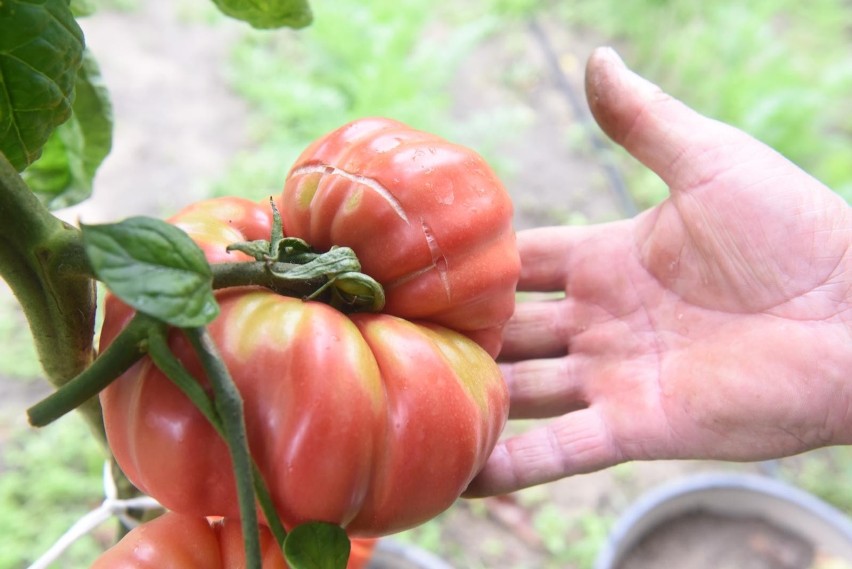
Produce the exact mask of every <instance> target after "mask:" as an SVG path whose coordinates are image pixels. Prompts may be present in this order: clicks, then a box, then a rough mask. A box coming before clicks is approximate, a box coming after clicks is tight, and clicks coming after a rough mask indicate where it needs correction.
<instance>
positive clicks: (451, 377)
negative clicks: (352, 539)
mask: <svg viewBox="0 0 852 569" xmlns="http://www.w3.org/2000/svg"><path fill="white" fill-rule="evenodd" d="M270 216H271V211H270V207H269V205H259V204H254V203H252V202H249V201H247V200H242V199H238V198H225V199H220V200H211V201H208V202H202V203H200V204H196V205H194V206H192V207H190V208H189V209H187V210H186V211H184V212H182V213H180V214H178V215H177V216H176V217H175V218H173V220H172V221H173V222H174V223H175V224H176V225H178V226H179V227H181V228H183V229H184V230H185V231H187V233H188V234H189V235H190V236H191V237H193V238H194V239H195V240H196V241H197V242H198V243H199V244H200V245H201V247H202V249H203V250H204V251H205V252H206V253H207V255H208V258H209V259H210V260H211V261H216V260H224V259H225V258H230V260H233V261H235V260H246V259H247V258H246V257H245V256H243V255H242V254H240V253H232V254H230V255H227V254H225V253H224V246H225V245H226V244H228V243H231V242H234V241H241V240H245V239H254V238H259V237H264V236H267V234H268V232H267V230H268V228H269V226H270V224H271V222H270ZM217 298H218V300H219V303H220V306H221V314H220V315H219V317H218V318H217V319H216V320H215V321H214V322H213V323H212V324H211V325H210V327H209V331H210V334H211V336H212V337H213V339H214V341H215V342H216V344H217V346H218V347H219V350H220V352H221V354H222V356H223V358H224V360H225V362H226V363H227V365H228V368H229V370H230V372H231V375H232V376H233V379H234V381H235V383H236V384H237V387H238V388H239V390H240V392H241V394H242V397H243V400H244V407H245V416H246V426H247V431H248V438H249V445H250V448H251V452H252V455H253V456H254V458H255V461H256V462H257V463H258V465H259V468H260V470H261V472H262V473H263V474H264V477H265V479H266V481H267V484H268V485H269V487H270V492H271V494H272V498H273V501H274V503H275V506H276V509H277V511H278V513H279V515H280V516H281V519H282V521H283V522H284V524H285V525H286V526H288V527H292V526H293V525H296V524H298V523H302V522H306V521H325V522H331V523H336V524H339V525H341V526H343V527H345V528H346V529H347V531H348V532H349V533H350V534H351V535H362V536H376V535H382V534H387V533H392V532H395V531H399V530H402V529H405V528H408V527H412V526H414V525H417V524H419V523H422V522H424V521H426V520H428V519H430V518H432V517H434V516H435V515H437V514H438V513H440V512H441V511H443V510H444V509H446V508H447V507H449V506H450V505H451V504H452V503H453V501H454V500H455V499H456V498H458V496H459V495H460V494H461V492H462V491H463V490H464V489H465V488H466V487H467V485H468V483H469V482H470V480H471V479H472V478H473V476H474V475H475V474H476V473H477V472H478V471H479V469H480V468H481V467H482V465H483V463H484V462H485V460H486V458H487V457H488V455H489V454H490V452H491V450H492V448H493V446H494V444H495V443H496V440H497V438H498V436H499V433H500V431H501V429H502V427H503V425H504V423H505V420H506V417H507V414H508V393H507V389H506V386H505V384H504V382H503V380H502V377H501V375H500V371H499V369H498V367H497V365H496V363H495V362H494V360H493V359H492V358H491V357H490V356H489V354H488V353H487V352H485V351H484V350H483V349H482V348H481V347H480V346H479V345H477V344H476V343H475V342H473V341H472V340H470V339H469V338H467V337H466V336H464V335H462V334H460V333H458V332H455V331H452V330H450V329H448V328H444V327H442V326H439V325H436V324H432V323H429V322H423V321H420V322H416V323H415V322H410V321H407V320H403V319H401V318H398V317H396V316H392V315H389V314H355V315H351V316H347V315H345V314H343V313H341V312H339V311H337V310H335V309H333V308H331V307H329V306H327V305H324V304H320V303H316V302H306V301H302V300H299V299H294V298H289V297H284V296H280V295H278V294H275V293H273V292H270V291H268V290H265V289H259V288H248V287H246V288H232V289H227V290H224V291H219V292H218V293H217ZM131 317H132V311H131V309H130V308H128V307H127V306H126V305H124V304H122V303H121V302H120V301H118V300H117V299H115V298H114V297H109V298H108V300H107V302H106V316H105V322H104V326H103V330H102V335H101V338H102V341H101V347H102V349H103V348H104V347H105V346H106V345H108V344H109V343H110V342H111V341H112V340H113V338H114V337H115V336H116V334H117V333H118V332H119V331H120V329H121V328H122V327H123V326H124V325H126V323H127V322H128V321H129V319H130V318H131ZM170 344H171V347H172V349H173V351H174V352H175V354H176V355H177V356H178V357H179V358H180V360H181V361H182V362H183V363H184V365H185V366H187V368H188V369H189V370H190V372H192V374H193V375H194V376H195V377H197V378H203V373H202V371H201V368H200V365H199V363H198V362H197V360H196V358H195V357H194V355H193V353H192V350H191V349H190V347H189V344H188V342H187V341H186V340H185V339H184V337H183V336H182V335H181V334H180V333H178V332H174V333H172V335H171V338H170ZM101 402H102V405H103V410H104V420H105V424H106V430H107V436H108V438H109V443H110V446H111V448H112V450H113V453H114V454H115V456H116V459H117V460H118V462H119V464H120V466H121V467H122V469H123V470H124V472H125V473H126V474H127V475H128V477H129V478H130V480H131V481H132V482H133V483H134V484H136V485H137V486H138V487H139V488H140V489H142V490H143V491H145V492H146V493H148V494H150V495H151V496H154V497H155V498H157V499H158V500H159V501H160V502H161V503H162V504H163V505H165V506H166V507H167V508H169V509H170V510H174V511H178V512H181V513H186V514H193V515H197V516H207V515H221V516H228V517H235V516H237V515H238V513H239V510H238V505H237V500H236V497H235V482H234V478H233V474H232V470H231V464H230V459H229V455H228V452H227V449H226V446H225V444H224V443H223V442H222V440H221V439H220V438H219V437H218V436H217V434H216V432H215V431H214V430H213V428H212V427H211V426H210V425H209V424H208V423H207V421H206V420H205V419H204V418H203V416H202V415H201V414H200V413H199V412H198V411H197V410H196V409H195V408H194V407H193V405H192V404H191V403H190V402H189V400H188V399H186V398H185V397H184V396H183V395H182V394H181V393H180V391H178V390H177V388H176V387H174V386H173V384H172V383H171V382H170V381H169V380H168V379H167V378H166V377H164V376H163V375H162V374H161V373H160V372H159V370H157V369H156V368H155V367H154V365H153V364H152V363H151V361H150V360H148V359H143V360H142V361H140V362H138V363H137V364H136V365H135V366H133V367H132V368H131V369H130V370H128V371H127V372H126V373H125V374H124V375H123V376H122V377H120V378H119V379H118V380H117V381H115V382H114V383H113V384H111V385H110V386H109V387H108V388H107V389H106V390H105V391H104V392H103V393H102V395H101Z"/></svg>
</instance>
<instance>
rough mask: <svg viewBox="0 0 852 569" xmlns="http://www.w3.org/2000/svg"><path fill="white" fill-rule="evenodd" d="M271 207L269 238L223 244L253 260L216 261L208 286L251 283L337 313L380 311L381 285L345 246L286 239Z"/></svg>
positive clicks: (382, 295)
mask: <svg viewBox="0 0 852 569" xmlns="http://www.w3.org/2000/svg"><path fill="white" fill-rule="evenodd" d="M270 203H271V205H272V218H273V224H272V234H271V236H270V239H269V240H266V239H259V240H255V241H241V242H238V243H233V244H231V245H229V246H228V248H227V250H228V251H239V252H241V253H244V254H246V255H249V256H250V257H253V258H254V260H255V261H256V262H255V263H251V262H249V263H216V264H214V265H212V269H213V288H214V289H220V288H227V287H234V286H246V285H255V286H263V287H266V288H268V289H270V290H272V291H274V292H276V293H278V294H282V295H285V296H293V297H297V298H302V299H304V300H316V301H320V302H325V303H326V304H329V305H331V306H333V307H334V308H336V309H338V310H340V311H341V312H346V313H350V312H379V311H380V310H381V309H382V308H383V307H384V304H385V293H384V289H383V288H382V285H381V284H379V282H378V281H376V280H375V279H374V278H372V277H370V276H369V275H367V274H364V273H362V272H361V263H360V261H359V260H358V257H357V255H355V251H353V250H352V249H350V248H349V247H332V248H331V249H329V250H328V251H325V252H317V251H315V250H314V249H313V248H312V247H311V246H310V244H308V243H307V242H306V241H304V240H302V239H298V238H296V237H285V236H284V231H283V228H282V224H281V215H280V213H279V212H278V208H276V207H275V203H274V202H272V201H271V200H270Z"/></svg>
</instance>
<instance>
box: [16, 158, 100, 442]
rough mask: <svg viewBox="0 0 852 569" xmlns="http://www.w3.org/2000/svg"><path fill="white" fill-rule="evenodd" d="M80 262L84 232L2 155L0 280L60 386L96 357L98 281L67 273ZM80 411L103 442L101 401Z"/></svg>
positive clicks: (50, 376) (44, 364) (45, 366)
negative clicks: (52, 209)
mask: <svg viewBox="0 0 852 569" xmlns="http://www.w3.org/2000/svg"><path fill="white" fill-rule="evenodd" d="M81 263H82V264H85V254H84V252H83V248H82V241H81V238H80V231H79V230H78V229H76V228H74V227H72V226H70V225H68V224H67V223H64V222H63V221H61V220H60V219H59V218H57V217H56V216H54V215H53V214H51V213H50V212H49V211H48V210H47V208H46V207H45V206H44V205H43V204H42V203H41V202H40V201H39V199H38V198H37V197H36V196H35V195H34V194H33V193H32V192H31V191H30V189H29V187H27V185H26V183H25V182H24V180H23V179H22V178H21V176H20V175H19V174H18V172H17V171H16V170H15V168H14V167H13V166H12V165H11V164H10V163H9V161H8V160H7V159H6V157H5V156H4V155H3V154H2V153H0V277H2V278H3V279H4V280H5V281H6V283H7V284H8V285H9V287H10V288H11V289H12V292H13V293H14V294H15V297H16V298H17V299H18V302H19V303H20V304H21V308H22V309H23V311H24V314H25V315H26V317H27V321H28V322H29V325H30V330H31V331H32V335H33V339H34V341H35V346H36V349H37V351H38V356H39V360H40V361H41V365H42V368H43V369H44V371H45V374H46V376H47V378H48V379H49V380H50V382H51V383H52V384H53V385H55V386H57V387H60V386H62V385H64V384H65V383H67V382H68V381H70V380H71V379H72V378H73V377H76V376H77V375H78V374H79V373H80V372H81V371H83V370H84V369H85V368H86V367H87V366H88V365H89V364H90V363H91V362H92V360H93V358H94V345H93V341H92V339H93V337H94V325H95V281H94V280H93V279H92V278H91V275H90V274H80V273H77V272H76V271H69V270H68V267H69V266H76V265H78V264H81ZM81 410H82V412H83V414H84V415H85V417H86V420H87V421H88V422H89V424H90V426H91V427H92V430H93V431H94V432H95V433H96V434H97V435H98V437H99V439H100V441H101V442H102V443H105V442H106V436H105V435H104V431H103V423H102V421H101V415H100V407H99V405H98V402H97V400H90V401H88V402H87V403H86V404H85V405H84V406H83V407H82V408H81Z"/></svg>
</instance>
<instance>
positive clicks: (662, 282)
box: [467, 48, 852, 497]
mask: <svg viewBox="0 0 852 569" xmlns="http://www.w3.org/2000/svg"><path fill="white" fill-rule="evenodd" d="M586 94H587V97H588V100H589V105H590V108H591V110H592V113H593V115H594V117H595V119H596V120H597V122H598V124H599V125H600V126H601V128H602V129H603V130H604V131H605V132H606V133H607V134H608V135H609V136H610V137H611V138H612V139H613V140H614V141H615V142H617V143H618V144H620V145H622V146H623V147H624V148H625V149H627V151H629V152H630V153H631V154H632V155H633V156H634V157H636V158H637V159H638V160H639V161H641V162H642V163H643V164H644V165H645V166H647V167H648V168H650V169H651V170H653V171H654V172H655V173H656V174H657V175H659V176H660V178H662V180H663V181H664V182H665V183H666V184H667V185H668V187H669V189H670V196H669V197H668V198H667V199H666V200H665V201H663V202H662V203H661V204H659V205H658V206H656V207H653V208H651V209H650V210H647V211H645V212H643V213H641V214H639V215H638V216H636V217H635V218H633V219H628V220H623V221H618V222H614V223H609V224H602V225H592V226H585V227H551V228H540V229H533V230H528V231H523V232H521V233H520V234H519V236H518V246H519V250H520V253H521V263H522V271H521V280H520V283H519V289H520V290H523V291H538V292H564V298H559V299H557V300H533V301H529V302H522V303H519V305H518V306H517V308H516V311H515V314H514V316H513V317H512V319H511V320H510V322H509V324H508V326H507V328H506V330H505V333H504V342H505V343H504V347H503V351H502V352H501V355H500V359H501V360H502V361H503V363H502V369H503V372H504V375H505V378H506V381H507V383H508V385H509V388H510V392H511V398H512V406H511V417H513V418H532V419H541V421H538V423H537V425H536V426H535V427H533V428H532V429H531V430H529V431H527V432H525V433H523V434H520V435H517V436H515V437H511V438H508V439H506V440H504V441H502V442H500V443H499V444H498V446H497V447H496V448H495V450H494V452H493V453H492V455H491V457H490V459H489V460H488V462H487V464H486V466H485V468H484V470H483V471H482V472H481V473H480V475H479V476H478V477H477V478H476V479H475V480H474V481H473V483H472V484H471V486H470V488H469V489H468V492H467V495H468V496H470V497H473V496H484V495H495V494H501V493H506V492H511V491H514V490H517V489H520V488H525V487H528V486H532V485H536V484H541V483H545V482H548V481H552V480H556V479H559V478H562V477H565V476H570V475H574V474H580V473H586V472H591V471H596V470H600V469H603V468H606V467H609V466H613V465H615V464H619V463H622V462H625V461H630V460H652V459H687V458H700V459H719V460H730V461H750V460H764V459H769V458H775V457H781V456H787V455H791V454H796V453H799V452H803V451H806V450H809V449H813V448H817V447H821V446H826V445H833V444H849V443H852V252H850V244H851V243H852V211H850V207H849V206H848V205H847V204H846V203H845V202H844V201H843V200H842V199H841V198H840V197H838V196H837V195H836V194H835V193H833V192H832V191H831V190H829V189H828V188H827V187H825V186H824V185H822V184H821V183H820V182H818V181H817V180H815V179H814V178H812V177H810V176H809V175H808V174H806V173H805V172H803V171H802V170H800V169H799V168H798V167H796V166H795V165H794V164H792V163H790V162H789V161H788V160H786V159H785V158H784V157H782V156H781V155H780V154H778V153H776V152H775V151H773V150H772V149H771V148H769V147H767V146H765V145H764V144H761V143H760V142H758V141H757V140H755V139H753V138H751V137H750V136H748V135H746V134H745V133H743V132H741V131H739V130H737V129H735V128H733V127H730V126H728V125H725V124H722V123H719V122H717V121H714V120H711V119H709V118H706V117H703V116H701V115H699V114H698V113H696V112H695V111H693V110H692V109H690V108H688V107H687V106H686V105H684V104H683V103H681V102H679V101H677V100H675V99H673V98H672V97H671V96H669V95H667V94H665V93H663V92H662V91H661V90H660V89H659V88H658V87H656V86H654V85H652V84H651V83H649V82H647V81H646V80H644V79H642V78H641V77H639V76H638V75H636V74H634V73H633V72H631V71H630V70H628V69H627V68H626V67H625V66H624V64H623V63H622V62H621V60H620V59H619V58H618V56H617V55H616V54H615V52H614V51H613V50H611V49H609V48H601V49H598V50H596V51H595V52H594V54H593V55H592V56H591V58H590V59H589V62H588V66H587V70H586Z"/></svg>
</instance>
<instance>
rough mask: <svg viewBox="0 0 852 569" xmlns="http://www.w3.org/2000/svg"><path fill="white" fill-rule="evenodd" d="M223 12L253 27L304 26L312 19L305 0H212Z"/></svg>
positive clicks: (309, 8)
mask: <svg viewBox="0 0 852 569" xmlns="http://www.w3.org/2000/svg"><path fill="white" fill-rule="evenodd" d="M213 3H214V4H216V6H218V7H219V10H221V11H222V13H223V14H226V15H228V16H230V17H232V18H236V19H237V20H243V21H245V22H248V23H249V24H251V25H252V26H253V27H255V28H259V29H269V28H281V27H288V28H304V27H305V26H307V25H308V24H310V23H311V21H312V20H313V14H311V7H310V6H309V5H308V2H307V0H213Z"/></svg>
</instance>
